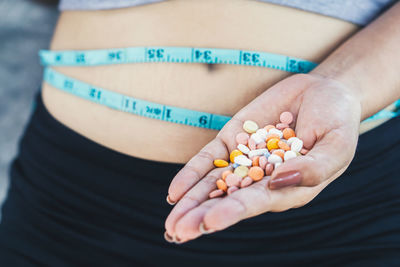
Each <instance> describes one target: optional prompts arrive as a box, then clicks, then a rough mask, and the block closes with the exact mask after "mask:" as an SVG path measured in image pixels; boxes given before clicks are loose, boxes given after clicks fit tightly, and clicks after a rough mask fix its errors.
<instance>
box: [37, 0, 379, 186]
mask: <svg viewBox="0 0 400 267" xmlns="http://www.w3.org/2000/svg"><path fill="white" fill-rule="evenodd" d="M255 18H256V19H255ZM182 21H184V23H182ZM277 25H279V27H277ZM357 29H358V27H357V26H355V25H353V24H351V23H349V22H346V21H343V20H338V19H334V18H331V17H326V16H321V15H318V14H315V13H310V12H304V11H300V10H297V9H293V8H288V7H284V6H279V5H272V4H267V3H263V2H259V1H247V0H201V1H187V0H171V1H165V2H161V3H157V4H151V5H143V6H137V7H131V8H123V9H115V10H108V11H66V12H62V14H61V16H60V19H59V21H58V24H57V27H56V31H55V33H54V36H53V40H52V43H51V49H52V50H62V49H107V48H112V47H130V46H152V45H154V46H158V45H165V46H197V47H225V48H232V49H251V50H258V51H267V52H273V53H279V54H283V55H291V56H294V57H299V58H304V59H307V60H311V61H314V62H321V61H322V60H323V59H324V58H326V57H327V56H328V55H329V54H330V53H331V52H332V50H333V49H335V48H336V47H337V46H338V45H340V44H341V43H342V42H344V41H345V40H346V39H347V38H349V37H350V36H351V35H352V34H353V33H354V32H355V31H356V30H357ZM239 37H240V38H239ZM311 44H312V49H310V45H311ZM55 70H57V71H59V72H61V73H63V74H65V75H68V76H70V77H74V78H77V79H79V80H82V81H85V82H87V83H90V84H94V85H97V86H99V87H102V88H105V89H109V90H112V91H114V92H118V93H121V94H125V95H129V96H132V97H137V98H141V99H145V100H149V101H152V102H157V103H163V104H166V105H172V106H178V107H183V108H189V109H193V110H199V111H205V112H210V113H216V114H224V115H228V116H233V115H234V114H236V113H237V112H238V111H239V110H240V109H241V108H243V107H244V106H246V105H247V104H249V103H250V102H251V101H252V100H253V99H255V98H256V97H257V96H259V95H261V94H262V93H263V92H264V91H265V90H267V89H268V88H270V87H271V86H272V85H274V84H276V83H277V82H278V81H280V80H282V79H284V78H286V77H288V76H290V75H292V74H291V73H288V72H284V71H279V70H274V69H268V68H259V67H249V66H235V65H223V64H219V65H213V67H212V68H211V69H210V68H209V67H208V65H206V64H173V63H170V64H167V63H163V64H154V63H149V64H121V65H112V66H110V65H106V66H96V67H57V68H55ZM42 93H43V94H42V96H43V100H44V104H45V106H46V108H47V109H48V110H49V112H50V113H51V114H52V115H53V116H54V117H55V118H56V119H57V120H58V121H60V122H61V123H63V124H64V125H66V126H67V127H69V128H71V129H73V130H74V131H76V132H78V133H79V134H81V135H83V136H85V137H87V138H89V139H90V140H93V141H95V142H97V143H99V144H101V145H103V146H105V147H108V148H110V149H112V150H116V151H118V152H121V153H124V154H126V155H130V156H134V157H139V158H144V159H150V160H156V161H163V162H175V163H187V162H188V161H189V160H190V159H191V158H192V157H193V156H194V155H195V154H196V153H198V152H199V151H200V150H201V149H202V148H203V147H204V146H205V145H206V144H207V143H209V142H210V141H211V140H213V139H214V138H215V137H216V135H217V134H218V131H214V130H210V129H203V128H196V127H190V126H186V125H180V124H175V123H169V122H163V121H159V120H154V119H149V118H145V117H140V116H135V115H132V114H129V113H126V112H120V111H115V110H111V109H109V108H107V107H105V106H102V105H97V104H95V103H91V102H89V101H86V100H84V99H80V98H78V97H75V96H73V95H70V94H68V93H65V92H62V91H61V90H59V89H56V88H53V87H51V86H50V85H48V84H47V83H44V84H43V90H42ZM210 100H212V101H210ZM378 123H380V122H378ZM375 125H376V124H375ZM375 125H373V126H375ZM369 128H371V127H369ZM193 140H195V142H194V141H193ZM177 151H179V153H177ZM168 179H170V178H168ZM160 193H162V192H160Z"/></svg>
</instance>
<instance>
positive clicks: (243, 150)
mask: <svg viewBox="0 0 400 267" xmlns="http://www.w3.org/2000/svg"><path fill="white" fill-rule="evenodd" d="M237 149H239V150H240V151H242V152H243V153H244V154H248V153H249V152H250V148H248V147H247V146H245V145H243V144H238V146H237Z"/></svg>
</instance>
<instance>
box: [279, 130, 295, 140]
mask: <svg viewBox="0 0 400 267" xmlns="http://www.w3.org/2000/svg"><path fill="white" fill-rule="evenodd" d="M282 133H283V138H285V139H286V140H289V138H291V137H296V134H295V132H294V131H293V129H292V128H285V129H284V130H283V131H282Z"/></svg>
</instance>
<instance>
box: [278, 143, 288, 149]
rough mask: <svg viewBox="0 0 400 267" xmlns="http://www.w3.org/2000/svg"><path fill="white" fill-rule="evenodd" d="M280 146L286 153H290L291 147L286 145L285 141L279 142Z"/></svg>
mask: <svg viewBox="0 0 400 267" xmlns="http://www.w3.org/2000/svg"><path fill="white" fill-rule="evenodd" d="M278 146H279V148H280V149H283V150H285V151H289V150H290V146H289V145H288V144H286V143H285V142H283V141H279V142H278Z"/></svg>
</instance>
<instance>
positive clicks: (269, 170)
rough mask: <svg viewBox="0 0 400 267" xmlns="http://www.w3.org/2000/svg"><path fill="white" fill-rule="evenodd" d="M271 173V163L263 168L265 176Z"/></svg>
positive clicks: (272, 166)
mask: <svg viewBox="0 0 400 267" xmlns="http://www.w3.org/2000/svg"><path fill="white" fill-rule="evenodd" d="M273 171H274V165H273V164H271V163H268V164H267V166H266V167H265V175H266V176H270V175H271V174H272V172H273Z"/></svg>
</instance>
